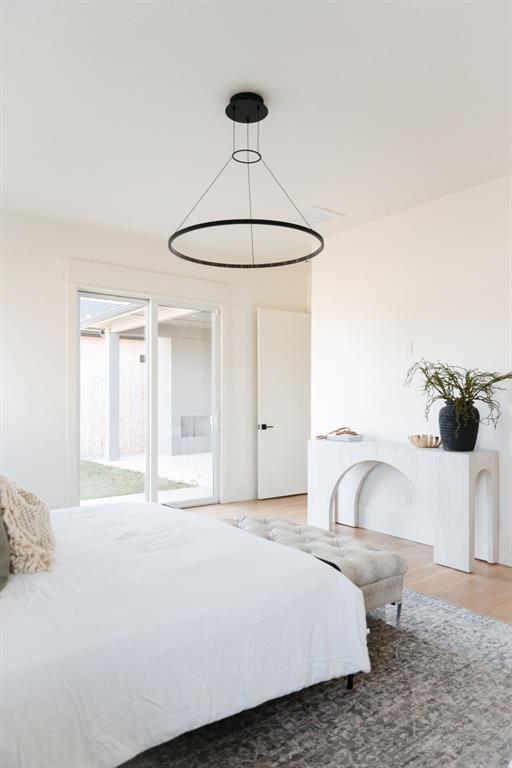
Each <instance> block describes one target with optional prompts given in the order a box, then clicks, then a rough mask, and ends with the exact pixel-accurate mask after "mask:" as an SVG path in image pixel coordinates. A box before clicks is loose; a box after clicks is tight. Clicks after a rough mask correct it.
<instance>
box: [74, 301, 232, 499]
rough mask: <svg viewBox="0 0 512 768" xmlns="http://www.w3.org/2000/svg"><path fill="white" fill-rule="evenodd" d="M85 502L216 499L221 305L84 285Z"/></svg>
mask: <svg viewBox="0 0 512 768" xmlns="http://www.w3.org/2000/svg"><path fill="white" fill-rule="evenodd" d="M79 307H80V502H81V503H83V504H91V503H98V502H101V501H102V500H104V501H115V500H133V501H139V500H144V499H147V500H150V501H157V500H158V501H159V502H161V503H166V504H171V505H178V506H187V505H192V504H197V503H199V502H203V503H204V502H211V501H215V500H217V490H216V482H215V474H216V473H215V468H216V450H215V448H216V444H217V440H216V431H215V423H216V420H215V413H216V407H215V396H216V387H215V386H214V382H215V369H216V366H215V348H216V343H215V342H216V333H215V329H216V323H215V317H216V313H215V310H214V309H204V308H201V309H197V308H194V307H185V306H172V305H171V304H164V303H163V302H161V301H160V302H156V301H153V300H147V299H144V298H131V297H123V296H112V295H106V294H105V295H104V294H92V293H85V292H81V293H80V294H79Z"/></svg>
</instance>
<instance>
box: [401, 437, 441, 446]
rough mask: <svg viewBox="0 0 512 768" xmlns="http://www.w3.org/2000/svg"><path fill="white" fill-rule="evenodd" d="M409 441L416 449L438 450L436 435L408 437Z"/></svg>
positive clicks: (438, 439) (439, 443)
mask: <svg viewBox="0 0 512 768" xmlns="http://www.w3.org/2000/svg"><path fill="white" fill-rule="evenodd" d="M409 440H410V441H411V443H412V444H413V445H415V446H416V448H439V446H440V445H441V438H440V437H438V436H437V435H409Z"/></svg>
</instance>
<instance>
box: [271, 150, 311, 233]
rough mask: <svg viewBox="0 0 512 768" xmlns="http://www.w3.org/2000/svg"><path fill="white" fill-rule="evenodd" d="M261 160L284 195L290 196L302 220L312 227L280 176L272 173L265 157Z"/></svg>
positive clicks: (289, 198)
mask: <svg viewBox="0 0 512 768" xmlns="http://www.w3.org/2000/svg"><path fill="white" fill-rule="evenodd" d="M261 162H262V163H263V165H264V166H265V168H266V169H267V171H268V172H269V173H270V175H271V176H272V178H273V179H274V181H275V183H276V184H277V186H278V187H279V189H280V190H281V192H283V194H284V195H286V197H287V198H288V200H289V201H290V203H291V204H292V205H293V207H294V208H295V210H296V211H297V213H298V214H299V216H300V217H301V219H302V221H303V222H304V223H305V225H306V226H307V227H309V229H311V224H310V223H309V221H308V220H307V219H306V217H305V216H304V214H303V213H302V211H301V210H300V208H299V207H298V206H297V205H295V203H294V202H293V200H292V198H291V197H290V195H289V194H288V192H287V191H286V189H285V188H284V187H283V185H282V184H281V182H280V181H279V179H278V178H276V176H275V175H274V174H273V173H272V171H271V170H270V168H269V167H268V165H267V164H266V162H265V160H264V159H263V157H262V158H261Z"/></svg>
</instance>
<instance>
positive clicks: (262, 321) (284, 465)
mask: <svg viewBox="0 0 512 768" xmlns="http://www.w3.org/2000/svg"><path fill="white" fill-rule="evenodd" d="M309 367H310V366H309V315H307V314H304V313H303V312H285V311H282V310H276V309H258V498H259V499H268V498H272V497H274V496H291V495H293V494H297V493H305V492H306V488H307V439H308V436H309Z"/></svg>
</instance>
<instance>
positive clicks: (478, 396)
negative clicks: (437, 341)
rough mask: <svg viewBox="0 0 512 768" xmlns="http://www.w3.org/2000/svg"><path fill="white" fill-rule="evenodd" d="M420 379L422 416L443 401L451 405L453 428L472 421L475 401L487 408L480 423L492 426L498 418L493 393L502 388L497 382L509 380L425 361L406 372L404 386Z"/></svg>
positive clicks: (510, 376) (506, 375) (510, 375)
mask: <svg viewBox="0 0 512 768" xmlns="http://www.w3.org/2000/svg"><path fill="white" fill-rule="evenodd" d="M418 374H420V375H421V376H423V386H422V390H423V393H424V394H425V395H426V398H427V401H426V404H425V417H426V418H428V415H429V413H430V409H431V408H432V406H433V405H434V403H435V402H436V401H437V400H445V401H446V402H447V403H453V405H454V406H455V417H456V420H457V429H459V428H460V427H461V425H462V424H464V425H467V423H468V421H470V420H471V421H473V420H474V419H475V416H474V413H475V412H474V410H473V408H474V405H475V403H476V402H479V403H483V404H484V405H485V406H487V409H488V412H487V414H486V415H485V416H484V417H483V418H480V422H482V423H486V424H493V426H494V427H496V424H497V422H498V419H499V417H500V416H501V406H500V404H499V402H498V400H497V399H496V392H497V391H498V390H502V389H504V387H500V386H499V384H500V383H501V382H504V381H507V380H509V379H512V371H510V372H509V373H496V372H490V371H479V370H477V369H476V368H462V367H461V366H459V365H447V364H446V363H440V362H437V363H433V362H430V361H429V360H419V361H418V362H417V363H414V365H412V366H411V367H410V368H409V370H408V371H407V378H406V380H405V383H406V384H407V385H410V384H411V382H412V380H413V379H414V378H415V377H416V375H418Z"/></svg>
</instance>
